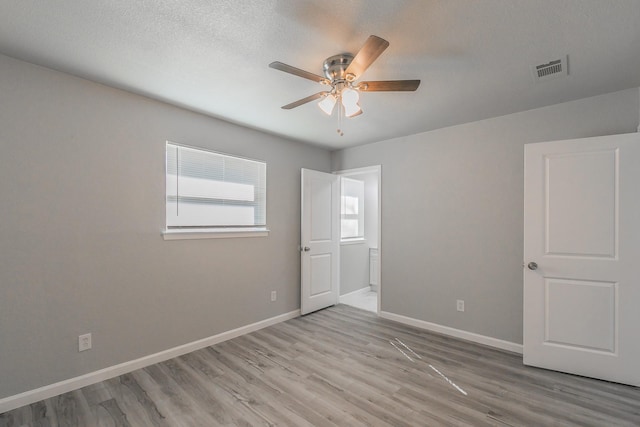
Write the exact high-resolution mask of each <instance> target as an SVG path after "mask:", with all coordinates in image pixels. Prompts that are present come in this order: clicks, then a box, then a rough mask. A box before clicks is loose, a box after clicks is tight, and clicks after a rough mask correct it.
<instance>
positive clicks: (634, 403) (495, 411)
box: [0, 305, 640, 427]
mask: <svg viewBox="0 0 640 427" xmlns="http://www.w3.org/2000/svg"><path fill="white" fill-rule="evenodd" d="M400 350H402V351H400ZM218 425H224V426H226V425H229V426H232V425H233V426H262V425H266V426H274V425H286V426H385V425H391V426H440V425H443V426H450V425H451V426H458V425H469V426H485V425H487V426H574V425H575V426H638V425H640V389H638V388H635V387H628V386H623V385H619V384H613V383H608V382H604V381H597V380H592V379H587V378H582V377H576V376H572V375H566V374H561V373H557V372H551V371H545V370H542V369H535V368H529V367H524V366H523V365H522V358H521V356H519V355H516V354H511V353H507V352H504V351H499V350H495V349H492V348H488V347H484V346H481V345H477V344H473V343H469V342H465V341H461V340H458V339H455V338H450V337H446V336H442V335H438V334H435V333H430V332H427V331H423V330H419V329H414V328H411V327H407V326H404V325H400V324H398V323H394V322H391V321H388V320H384V319H380V318H377V317H376V316H375V315H374V314H372V313H368V312H366V311H363V310H359V309H357V308H353V307H348V306H344V305H338V306H336V307H332V308H330V309H326V310H322V311H319V312H316V313H313V314H310V315H307V316H304V317H301V318H297V319H293V320H290V321H287V322H284V323H280V324H278V325H275V326H271V327H269V328H266V329H263V330H260V331H257V332H254V333H251V334H248V335H245V336H242V337H239V338H235V339H233V340H230V341H226V342H224V343H221V344H218V345H215V346H212V347H208V348H206V349H203V350H199V351H196V352H193V353H191V354H188V355H185V356H182V357H178V358H176V359H172V360H169V361H167V362H163V363H159V364H156V365H153V366H150V367H147V368H144V369H140V370H137V371H134V372H132V373H130V374H126V375H123V376H120V377H117V378H114V379H111V380H108V381H105V382H102V383H99V384H95V385H92V386H88V387H84V388H82V389H80V390H77V391H74V392H70V393H66V394H63V395H61V396H58V397H55V398H51V399H47V400H45V401H41V402H37V403H34V404H32V405H29V406H25V407H22V408H19V409H16V410H14V411H11V412H7V413H4V414H0V426H2V427H6V426H218Z"/></svg>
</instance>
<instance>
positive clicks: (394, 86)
mask: <svg viewBox="0 0 640 427" xmlns="http://www.w3.org/2000/svg"><path fill="white" fill-rule="evenodd" d="M418 86H420V80H386V81H382V80H381V81H372V82H360V84H358V89H360V90H361V91H362V92H388V91H398V92H404V91H414V90H416V89H418Z"/></svg>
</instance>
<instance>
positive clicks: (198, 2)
mask: <svg viewBox="0 0 640 427" xmlns="http://www.w3.org/2000/svg"><path fill="white" fill-rule="evenodd" d="M370 34H375V35H377V36H380V37H382V38H384V39H386V40H388V41H389V42H390V46H389V48H388V49H387V50H386V51H385V52H384V53H383V54H382V56H380V58H378V60H377V61H376V62H375V63H374V64H373V65H372V66H371V68H369V70H368V71H367V72H366V73H365V74H364V76H363V79H364V80H394V79H421V80H422V84H421V86H420V88H419V89H418V90H417V92H406V93H400V92H396V93H389V92H382V93H364V94H362V95H361V102H360V104H361V106H362V108H363V110H364V114H362V115H361V116H359V117H356V118H353V119H348V120H344V121H343V125H342V128H343V129H344V136H342V137H340V136H338V134H337V133H336V128H337V127H338V119H337V117H336V116H335V113H334V116H333V117H328V116H326V115H324V113H322V112H321V111H320V110H319V108H318V107H317V106H315V105H314V104H315V102H312V103H309V104H305V105H303V106H301V107H298V108H296V109H293V110H289V111H287V110H282V109H281V108H280V106H282V105H285V104H288V103H290V102H293V101H295V100H297V99H300V98H303V97H305V96H307V95H311V94H313V93H316V92H319V91H320V90H323V89H324V87H323V86H320V85H319V84H318V83H314V82H312V81H309V80H305V79H302V78H299V77H296V76H293V75H290V74H286V73H283V72H280V71H277V70H273V69H271V68H268V64H269V63H270V62H272V61H275V60H278V61H281V62H284V63H286V64H289V65H293V66H295V67H298V68H302V69H304V70H307V71H310V72H313V73H315V74H320V75H321V74H322V62H323V61H324V59H325V58H327V57H329V56H331V55H335V54H338V53H342V52H350V53H356V52H357V50H358V49H359V48H360V46H361V45H362V44H363V43H364V41H365V40H366V38H367V37H368V36H369V35H370ZM0 52H1V53H4V54H6V55H9V56H12V57H15V58H19V59H24V60H26V61H29V62H33V63H36V64H40V65H44V66H47V67H50V68H54V69H57V70H61V71H65V72H68V73H71V74H75V75H78V76H82V77H85V78H88V79H91V80H94V81H97V82H101V83H105V84H107V85H111V86H114V87H118V88H122V89H126V90H130V91H132V92H136V93H140V94H143V95H147V96H150V97H152V98H156V99H160V100H164V101H167V102H170V103H173V104H177V105H180V106H183V107H186V108H189V109H193V110H196V111H200V112H203V113H205V114H208V115H211V116H214V117H219V118H222V119H225V120H228V121H231V122H235V123H239V124H242V125H245V126H249V127H251V128H255V129H260V130H263V131H266V132H269V133H274V134H278V135H283V136H285V137H288V138H292V139H296V140H300V141H304V142H309V143H313V144H317V145H323V146H325V147H328V148H331V149H338V148H342V147H347V146H354V145H359V144H364V143H369V142H374V141H380V140H384V139H389V138H393V137H398V136H403V135H409V134H415V133H419V132H423V131H427V130H432V129H437V128H441V127H446V126H451V125H455V124H460V123H465V122H470V121H476V120H480V119H485V118H489V117H495V116H500V115H505V114H510V113H514V112H518V111H524V110H528V109H532V108H537V107H542V106H545V105H551V104H556V103H559V102H564V101H569V100H573V99H579V98H584V97H588V96H593V95H597V94H601V93H606V92H612V91H617V90H622V89H627V88H631V87H638V86H640V1H638V0H477V1H472V0H443V1H427V0H404V1H401V0H398V1H391V0H351V1H348V0H322V1H311V0H306V1H305V0H179V1H177V0H154V1H150V0H146V1H141V0H58V1H54V0H51V1H43V0H2V1H1V2H0ZM561 55H568V56H569V76H568V77H565V78H559V79H554V80H550V81H548V82H544V83H535V82H534V80H533V78H532V73H531V66H532V65H536V64H540V63H544V62H548V61H549V60H553V59H557V58H559V57H560V56H561Z"/></svg>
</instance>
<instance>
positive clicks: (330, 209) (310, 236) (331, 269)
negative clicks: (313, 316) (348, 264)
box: [300, 169, 340, 314]
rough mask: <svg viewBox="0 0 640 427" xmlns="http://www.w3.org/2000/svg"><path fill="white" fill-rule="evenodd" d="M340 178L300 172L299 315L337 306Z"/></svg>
mask: <svg viewBox="0 0 640 427" xmlns="http://www.w3.org/2000/svg"><path fill="white" fill-rule="evenodd" d="M339 179H340V177H339V176H337V175H333V174H330V173H324V172H318V171H314V170H309V169H302V219H301V224H302V230H301V241H300V256H301V263H302V267H301V275H302V277H301V288H300V296H301V302H300V311H301V313H302V314H307V313H311V312H312V311H316V310H320V309H321V308H325V307H329V306H331V305H335V304H337V302H338V280H339V277H340V276H339V273H340V184H339V183H340V181H339Z"/></svg>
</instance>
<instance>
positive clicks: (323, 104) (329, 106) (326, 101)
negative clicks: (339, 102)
mask: <svg viewBox="0 0 640 427" xmlns="http://www.w3.org/2000/svg"><path fill="white" fill-rule="evenodd" d="M335 105H336V97H335V96H333V95H332V94H329V95H327V96H325V97H324V98H322V100H321V101H320V102H318V107H320V109H321V110H322V111H324V113H325V114H326V115H328V116H330V115H331V113H333V107H335Z"/></svg>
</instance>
